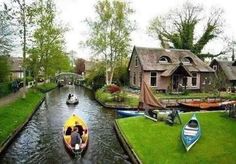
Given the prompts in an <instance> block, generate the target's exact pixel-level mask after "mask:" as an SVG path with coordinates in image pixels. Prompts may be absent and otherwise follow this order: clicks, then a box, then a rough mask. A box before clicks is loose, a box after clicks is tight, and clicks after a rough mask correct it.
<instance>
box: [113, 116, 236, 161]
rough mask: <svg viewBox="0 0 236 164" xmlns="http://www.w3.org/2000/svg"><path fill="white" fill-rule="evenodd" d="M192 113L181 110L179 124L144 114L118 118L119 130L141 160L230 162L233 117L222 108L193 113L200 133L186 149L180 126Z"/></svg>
mask: <svg viewBox="0 0 236 164" xmlns="http://www.w3.org/2000/svg"><path fill="white" fill-rule="evenodd" d="M191 116H192V114H191V113H188V114H182V115H181V119H182V122H183V124H182V125H174V126H169V125H167V124H165V123H164V122H153V121H151V120H149V119H146V118H145V117H130V118H124V119H118V120H117V125H118V126H119V129H120V131H121V132H120V134H122V136H123V137H124V138H125V139H126V140H127V143H128V144H129V147H130V148H131V149H133V151H134V152H135V154H136V155H137V156H138V158H139V159H140V160H141V162H142V163H145V164H149V163H186V162H187V161H191V163H199V162H202V163H234V161H235V160H236V154H235V153H234V150H235V147H236V138H235V135H236V129H235V121H236V120H235V119H232V118H229V117H228V115H227V114H225V113H223V112H212V113H211V112H209V113H197V118H198V119H199V121H200V125H201V128H202V136H201V138H200V140H199V141H198V142H197V143H196V145H194V146H193V148H192V149H191V150H190V151H189V152H186V151H185V148H184V146H183V144H182V141H181V130H182V127H183V126H184V124H185V123H186V122H187V121H188V120H189V119H190V118H191Z"/></svg>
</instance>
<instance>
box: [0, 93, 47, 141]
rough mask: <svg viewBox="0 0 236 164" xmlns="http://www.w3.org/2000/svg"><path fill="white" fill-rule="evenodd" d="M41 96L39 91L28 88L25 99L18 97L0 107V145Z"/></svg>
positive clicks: (20, 123)
mask: <svg viewBox="0 0 236 164" xmlns="http://www.w3.org/2000/svg"><path fill="white" fill-rule="evenodd" d="M42 98H43V94H42V93H40V92H39V91H34V90H29V91H28V93H27V94H26V98H25V99H22V98H19V99H18V100H16V101H15V102H13V103H11V104H8V105H6V106H3V107H0V118H1V119H0V145H2V143H3V142H4V141H5V140H6V139H7V137H8V136H9V135H10V134H11V133H12V132H14V131H15V129H16V128H17V127H19V126H20V125H22V123H23V122H24V121H25V120H26V119H27V117H28V116H29V115H30V114H31V113H32V112H33V110H34V109H35V107H36V105H37V104H38V103H39V102H40V100H41V99H42Z"/></svg>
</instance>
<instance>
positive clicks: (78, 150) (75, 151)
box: [63, 114, 89, 155]
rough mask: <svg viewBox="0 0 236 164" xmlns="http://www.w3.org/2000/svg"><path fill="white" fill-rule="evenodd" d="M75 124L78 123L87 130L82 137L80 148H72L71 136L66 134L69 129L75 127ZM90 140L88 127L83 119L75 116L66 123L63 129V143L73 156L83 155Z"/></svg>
mask: <svg viewBox="0 0 236 164" xmlns="http://www.w3.org/2000/svg"><path fill="white" fill-rule="evenodd" d="M75 122H77V123H78V125H81V126H82V127H83V129H84V130H85V133H84V134H83V135H82V143H81V144H80V145H79V146H78V148H77V146H75V147H72V146H71V135H68V134H66V131H67V129H68V127H70V128H73V127H74V126H75ZM88 138H89V134H88V127H87V125H86V123H85V122H84V120H83V119H82V118H80V117H79V116H76V115H74V114H73V115H72V116H71V117H70V118H69V119H68V120H67V121H66V122H65V124H64V127H63V141H64V144H65V146H66V148H67V150H68V151H69V152H70V153H72V154H73V155H81V154H82V153H83V152H84V150H85V149H86V148H87V146H88Z"/></svg>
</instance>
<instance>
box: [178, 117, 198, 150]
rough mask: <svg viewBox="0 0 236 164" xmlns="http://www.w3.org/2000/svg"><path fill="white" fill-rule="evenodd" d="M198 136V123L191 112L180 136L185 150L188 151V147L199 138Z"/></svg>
mask: <svg viewBox="0 0 236 164" xmlns="http://www.w3.org/2000/svg"><path fill="white" fill-rule="evenodd" d="M200 136H201V128H200V124H199V121H198V119H197V117H196V116H195V114H193V116H192V118H191V119H190V120H189V122H188V123H187V124H186V125H185V126H184V127H183V129H182V136H181V137H182V142H183V144H184V147H185V149H186V151H189V149H190V148H191V147H192V146H193V145H194V144H195V143H196V142H197V141H198V140H199V138H200Z"/></svg>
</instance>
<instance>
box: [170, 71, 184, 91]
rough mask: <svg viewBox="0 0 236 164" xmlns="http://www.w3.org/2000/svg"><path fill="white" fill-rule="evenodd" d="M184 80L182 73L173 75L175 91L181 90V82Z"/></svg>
mask: <svg viewBox="0 0 236 164" xmlns="http://www.w3.org/2000/svg"><path fill="white" fill-rule="evenodd" d="M182 81H183V77H182V75H173V76H172V82H173V83H172V84H173V86H172V88H173V91H175V92H178V91H179V87H180V84H182Z"/></svg>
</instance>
